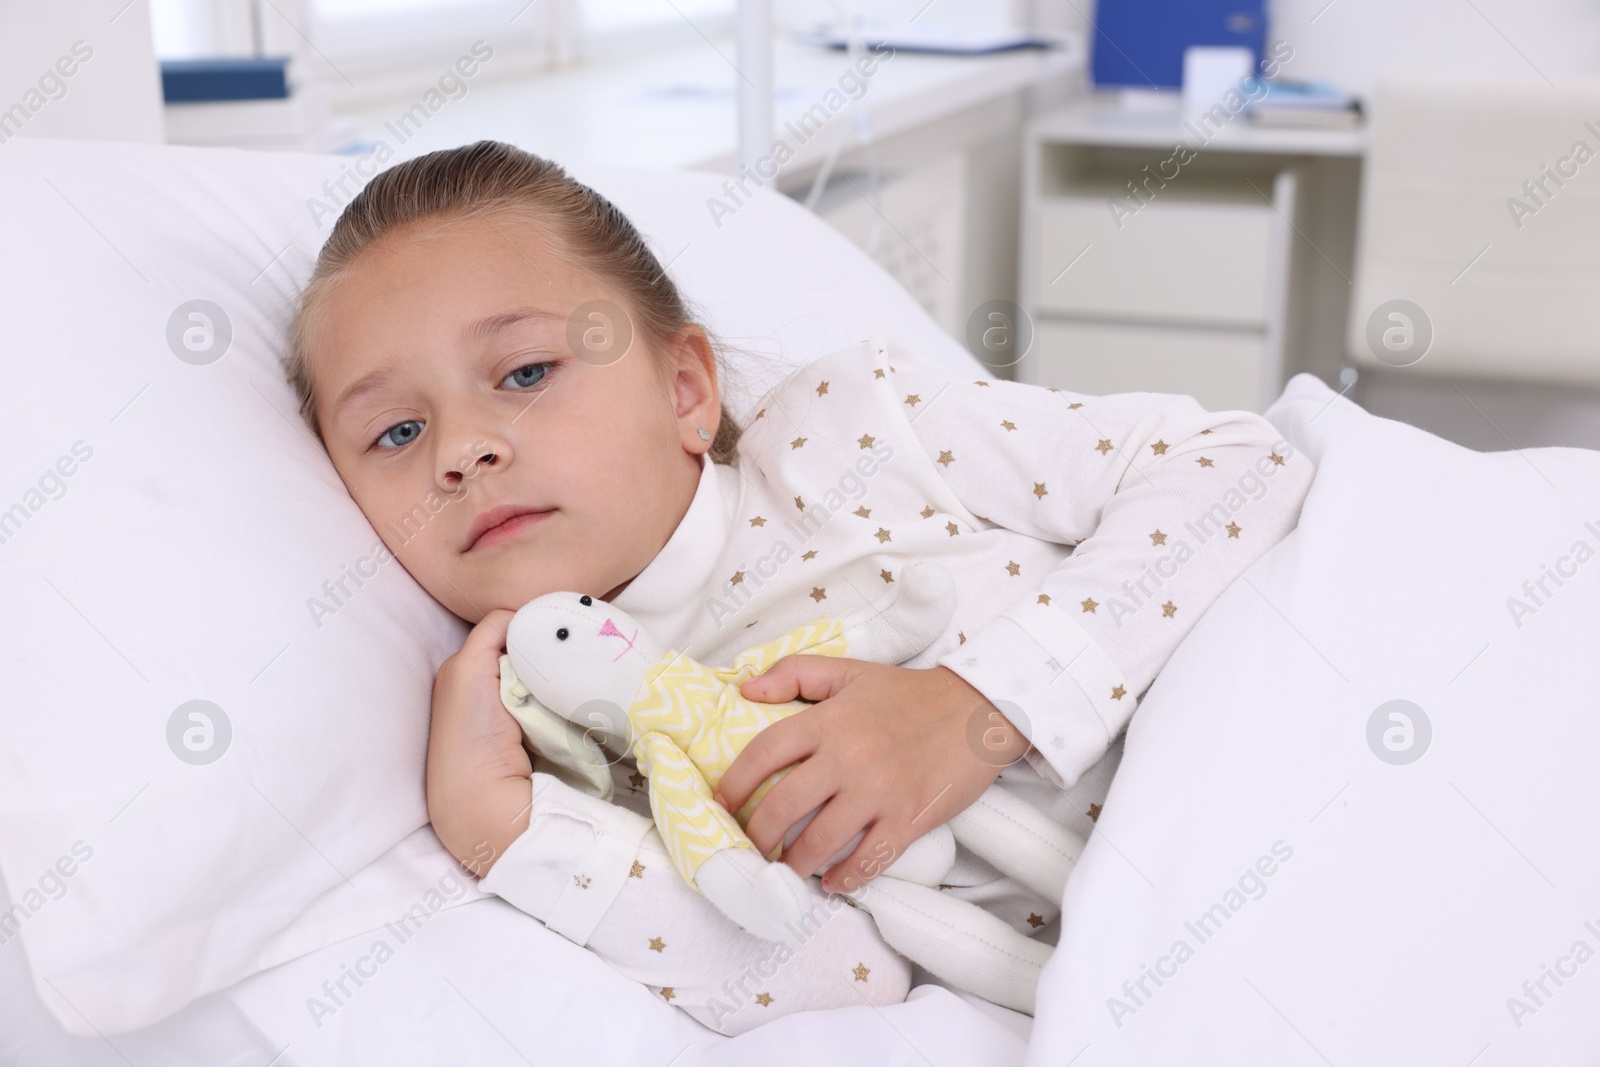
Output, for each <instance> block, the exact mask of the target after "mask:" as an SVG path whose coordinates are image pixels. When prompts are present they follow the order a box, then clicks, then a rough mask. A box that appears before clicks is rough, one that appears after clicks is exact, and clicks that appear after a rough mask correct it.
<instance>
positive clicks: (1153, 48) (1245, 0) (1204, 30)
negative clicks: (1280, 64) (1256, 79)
mask: <svg viewBox="0 0 1600 1067" xmlns="http://www.w3.org/2000/svg"><path fill="white" fill-rule="evenodd" d="M1094 22H1095V24H1094V31H1093V34H1092V37H1091V43H1090V46H1089V47H1090V51H1091V53H1092V58H1091V63H1090V69H1091V73H1092V76H1093V78H1094V83H1095V85H1096V86H1097V87H1106V88H1114V87H1129V88H1131V87H1138V88H1144V89H1181V88H1182V87H1183V52H1184V49H1186V48H1188V47H1189V46H1190V45H1216V46H1231V47H1238V48H1248V49H1250V50H1251V52H1252V53H1253V54H1254V55H1255V62H1256V63H1257V64H1259V63H1260V62H1261V50H1262V47H1263V45H1264V43H1265V40H1266V33H1267V14H1266V3H1265V0H1100V2H1099V4H1098V5H1097V6H1096V11H1095V19H1094Z"/></svg>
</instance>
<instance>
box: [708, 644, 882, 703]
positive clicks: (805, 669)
mask: <svg viewBox="0 0 1600 1067" xmlns="http://www.w3.org/2000/svg"><path fill="white" fill-rule="evenodd" d="M864 666H866V664H865V663H863V662H862V661H861V660H856V659H840V658H839V657H838V656H819V655H816V654H814V653H808V652H797V653H795V654H793V655H789V656H784V657H783V658H782V659H780V660H778V662H776V663H774V664H773V665H772V666H770V667H768V668H767V669H766V671H765V672H764V673H762V674H758V675H756V676H755V677H754V678H752V679H750V680H749V681H747V682H745V683H744V684H743V685H741V686H740V687H739V692H740V693H741V694H742V695H743V696H744V697H745V698H746V699H747V700H759V701H761V702H762V703H763V704H781V703H783V702H784V701H786V700H797V699H798V700H812V701H816V700H827V699H828V698H829V697H831V696H833V695H834V694H835V693H837V692H838V691H839V690H840V689H841V688H843V687H844V686H845V685H846V684H848V683H849V681H850V680H851V679H852V678H854V677H855V676H856V675H857V674H859V673H860V672H861V669H862V668H863V667H864Z"/></svg>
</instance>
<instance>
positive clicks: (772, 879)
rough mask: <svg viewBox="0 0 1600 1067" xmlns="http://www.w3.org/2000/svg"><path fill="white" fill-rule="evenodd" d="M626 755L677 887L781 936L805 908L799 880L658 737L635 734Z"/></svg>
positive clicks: (753, 929) (750, 926)
mask: <svg viewBox="0 0 1600 1067" xmlns="http://www.w3.org/2000/svg"><path fill="white" fill-rule="evenodd" d="M634 751H635V754H636V755H637V756H638V758H639V765H640V769H641V770H644V771H645V773H646V774H647V775H648V776H649V779H650V811H651V812H652V814H654V816H655V823H656V828H657V829H658V830H660V832H661V839H662V841H663V842H664V843H665V844H666V846H667V852H668V854H670V855H671V856H672V862H673V865H674V866H676V867H677V868H678V872H679V873H680V874H682V875H683V878H684V881H686V882H688V883H690V884H691V885H693V886H695V887H696V888H698V889H699V890H700V892H701V893H702V894H703V895H704V896H705V898H706V899H707V900H709V901H710V902H711V903H712V904H714V905H716V907H717V909H718V910H719V911H721V912H722V913H723V914H724V915H726V916H727V917H728V918H730V919H732V920H733V921H734V922H736V923H738V924H739V925H740V926H742V927H744V928H745V929H746V930H747V931H749V932H750V933H752V934H754V935H755V936H757V937H760V938H764V939H766V940H768V941H777V940H780V939H782V938H783V937H784V936H786V934H787V932H788V925H789V924H791V923H794V922H798V921H799V919H800V916H801V915H802V914H803V913H804V912H805V911H806V909H807V908H809V907H810V906H811V896H810V894H809V893H808V892H807V890H806V885H805V882H804V881H803V880H802V879H801V878H800V876H799V875H798V874H796V873H795V872H794V870H793V869H792V868H790V867H789V866H788V864H784V863H768V862H767V861H766V860H765V859H763V858H762V857H761V854H760V853H759V852H757V851H756V847H755V844H754V843H753V842H751V840H750V838H749V837H747V836H746V835H745V832H744V830H743V829H742V828H741V827H740V826H739V824H738V823H737V822H736V821H734V818H733V816H732V815H730V814H728V812H727V810H726V809H724V808H723V807H722V805H721V804H718V803H717V802H716V801H715V800H713V799H711V787H710V786H709V785H708V784H707V783H706V780H705V776H704V775H702V774H701V773H700V768H699V767H696V766H695V765H694V763H693V761H691V760H690V759H689V757H688V755H687V754H685V753H684V751H683V750H682V749H680V748H679V747H678V746H677V745H676V744H674V743H673V742H672V740H671V739H670V738H668V737H667V736H666V735H665V734H661V733H656V732H651V733H647V734H642V735H640V737H639V739H638V740H637V741H636V742H635V745H634ZM647 767H648V770H646V768H647Z"/></svg>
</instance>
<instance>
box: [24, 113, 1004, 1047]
mask: <svg viewBox="0 0 1600 1067" xmlns="http://www.w3.org/2000/svg"><path fill="white" fill-rule="evenodd" d="M351 173H355V168H354V166H353V162H352V161H351V160H349V159H344V158H340V157H318V156H307V155H293V154H274V153H248V152H240V151H231V150H215V149H189V148H171V147H155V146H143V145H128V144H109V143H106V144H103V143H94V142H61V141H44V140H31V141H30V140H21V141H17V142H16V143H13V144H9V145H7V146H6V150H5V152H3V153H0V202H4V203H6V204H9V205H11V210H10V211H9V212H8V213H7V221H6V236H5V240H4V242H3V243H0V291H3V292H4V293H5V294H6V307H7V312H8V313H7V321H6V334H5V341H4V347H3V349H0V352H3V357H0V359H3V364H4V365H3V371H4V375H5V382H6V388H5V394H4V395H5V397H6V403H5V416H6V420H7V434H6V442H7V445H6V448H5V449H4V450H3V451H0V603H3V604H4V605H5V607H6V625H5V633H4V640H3V641H0V709H3V711H0V875H3V877H4V880H5V883H6V884H7V886H9V888H10V895H11V897H12V899H13V900H14V901H16V902H17V907H14V908H13V909H12V910H11V911H10V912H9V913H6V914H3V915H0V941H6V940H10V939H11V938H12V937H13V936H15V935H16V934H17V933H18V932H20V936H21V939H22V944H23V945H24V946H25V947H26V949H27V954H28V959H29V962H30V964H31V966H32V970H33V973H34V978H35V985H36V988H37V989H38V992H39V994H40V996H41V997H42V998H43V1000H44V1002H45V1003H46V1004H47V1005H49V1006H50V1008H51V1011H52V1012H53V1013H54V1014H55V1015H56V1016H57V1018H58V1019H59V1020H60V1021H61V1022H62V1023H63V1025H65V1026H66V1027H67V1028H68V1029H69V1030H71V1031H72V1032H75V1033H80V1034H87V1033H92V1032H95V1031H96V1030H98V1031H100V1032H117V1031H122V1030H127V1029H131V1028H135V1027H139V1026H142V1025H146V1024H149V1023H151V1022H153V1021H154V1020H156V1019H158V1018H160V1017H162V1016H164V1015H166V1014H168V1013H170V1012H173V1011H175V1010H177V1009H178V1008H180V1007H182V1006H183V1005H184V1004H185V1003H187V1002H189V1001H190V1000H192V999H193V998H195V997H196V996H199V995H201V994H203V993H205V992H208V991H210V990H214V989H217V988H220V987H222V986H225V985H228V984H230V983H232V982H234V981H235V980H237V979H239V978H241V977H243V976H245V975H248V974H252V973H255V972H257V971H259V970H261V969H263V968H265V967H268V966H271V965H273V964H275V963H278V962H281V961H283V960H286V959H290V958H293V957H295V956H297V955H300V954H302V953H304V952H307V951H310V950H311V949H314V948H316V947H319V946H321V945H325V944H328V943H331V942H333V941H336V940H339V939H341V938H344V937H348V936H351V935H352V934H354V933H356V932H359V931H361V930H366V929H371V928H373V927H375V926H377V925H380V924H381V923H382V921H384V918H386V917H391V916H392V915H393V914H396V913H397V912H398V911H399V910H402V909H403V908H404V907H405V906H407V905H408V904H409V903H411V902H414V901H415V899H416V898H417V895H418V893H419V892H420V891H421V890H422V889H425V888H426V884H427V883H429V882H432V881H434V880H435V879H436V878H437V877H438V874H437V869H436V868H437V866H438V863H437V861H438V859H439V849H438V845H437V842H436V841H435V840H433V839H432V837H431V834H428V833H427V832H426V831H423V833H422V836H421V837H420V838H418V837H415V836H413V837H412V840H411V842H410V843H409V844H408V845H407V846H406V848H404V849H398V850H397V849H396V846H397V845H398V844H399V843H400V842H402V841H403V840H404V839H406V838H407V837H408V835H413V832H414V831H417V830H418V828H419V827H422V826H423V824H424V823H425V822H426V812H425V806H424V799H423V791H422V784H423V757H424V747H425V741H426V733H427V717H428V705H429V695H430V692H431V688H432V679H433V673H434V671H435V670H436V668H437V666H438V664H439V663H440V661H441V660H442V659H443V658H444V657H446V656H447V655H449V654H450V653H452V652H454V651H455V650H456V648H458V647H459V645H460V643H461V640H462V638H463V636H464V635H465V632H466V629H467V628H466V626H465V624H464V623H462V622H461V621H460V620H459V619H457V618H455V617H454V616H452V615H450V614H449V613H448V612H447V611H445V610H444V609H443V608H442V607H441V606H440V605H438V604H437V603H436V602H434V601H433V600H432V599H431V598H430V597H428V596H427V595H426V594H425V593H424V592H423V591H422V590H421V588H420V587H419V586H417V585H416V584H415V582H413V581H412V579H411V578H410V576H409V575H408V574H407V573H406V572H405V571H404V570H403V569H402V568H401V567H399V566H398V565H395V564H394V563H393V562H392V561H391V562H389V563H387V564H384V565H378V564H377V563H376V562H375V561H374V559H373V555H374V549H375V547H376V546H377V545H378V538H377V535H376V533H375V532H374V530H373V529H372V527H371V526H370V525H369V524H368V522H367V521H366V519H365V518H364V517H363V516H362V514H361V513H360V511H359V510H358V509H357V508H356V506H355V504H354V503H353V502H352V501H351V500H350V498H349V496H348V495H347V494H346V492H345V490H344V487H343V485H342V483H341V482H340V480H339V478H338V476H337V474H336V473H335V472H334V470H333V468H332V466H331V465H330V464H329V463H328V461H327V458H326V456H325V455H324V453H323V452H322V451H321V449H320V446H318V445H317V444H316V442H315V441H314V439H313V438H312V437H311V436H310V435H309V433H308V432H307V431H306V430H305V428H304V427H303V426H302V425H301V423H300V421H299V419H298V417H297V415H296V414H295V403H294V398H293V396H292V393H291V390H290V389H289V387H288V385H287V384H286V383H285V381H284V380H283V377H282V374H281V372H280V370H279V367H278V363H277V356H278V353H279V351H280V348H281V341H282V331H283V327H284V325H285V324H286V322H287V318H288V314H289V310H290V306H291V302H292V299H293V296H294V294H295V293H296V291H297V290H298V288H299V286H300V285H301V284H302V283H303V281H304V280H305V278H306V277H307V276H308V275H309V272H310V266H311V263H312V260H313V258H314V256H315V253H316V250H317V248H318V247H319V246H320V245H321V242H322V240H323V238H324V237H325V236H326V232H327V228H328V227H329V226H330V225H331V222H332V215H331V214H330V213H328V212H327V211H320V212H319V211H316V210H315V208H316V207H317V205H318V204H319V203H320V204H322V205H327V204H328V203H330V201H331V202H332V203H333V205H334V206H335V207H338V206H342V204H343V202H344V200H345V199H347V197H346V196H345V195H344V194H336V195H334V196H333V197H331V198H330V195H329V192H328V190H329V189H336V188H337V186H336V185H334V184H332V183H337V182H338V181H339V180H340V178H341V176H343V175H348V174H351ZM586 177H587V178H588V180H590V181H591V182H592V183H593V184H595V185H596V186H597V187H598V188H600V189H601V190H602V191H603V192H604V193H606V194H607V195H608V196H611V197H613V199H615V201H616V202H617V204H618V206H620V207H621V208H623V210H624V211H626V212H628V213H629V214H630V215H631V216H632V217H633V218H634V219H635V220H636V221H637V223H638V224H639V225H640V227H641V229H643V230H644V231H645V232H646V233H647V235H649V236H650V237H651V238H652V240H653V243H654V245H655V247H656V249H657V250H658V253H659V254H660V255H661V257H662V259H663V261H666V260H672V267H671V271H672V273H673V274H674V276H675V277H676V278H678V279H680V280H681V281H682V282H683V284H684V286H685V288H686V291H687V295H689V296H690V297H691V299H693V300H695V301H696V302H697V303H698V304H699V305H700V306H701V307H702V308H703V309H704V310H705V311H706V312H707V313H708V319H709V323H710V325H712V326H713V327H714V328H716V329H719V330H721V331H724V332H725V333H726V334H727V335H728V336H729V337H730V339H732V340H734V341H735V342H740V343H749V342H750V341H751V339H752V338H754V339H759V347H760V348H762V349H764V350H765V351H767V352H768V353H769V354H771V355H774V356H777V357H778V358H779V360H780V361H781V362H778V363H773V364H757V365H755V366H754V367H752V368H751V369H752V373H751V374H749V375H747V376H746V378H747V381H746V382H745V383H744V384H745V385H746V397H745V399H744V400H743V401H741V398H740V397H739V396H738V395H735V397H734V401H735V408H736V410H742V409H743V407H745V406H746V403H747V400H748V399H753V398H754V396H756V395H759V393H760V392H761V391H763V390H764V389H765V388H766V386H767V384H770V380H775V379H776V377H781V376H782V374H783V373H785V370H786V366H788V365H793V364H796V363H800V362H804V361H806V360H809V359H812V358H814V357H816V356H818V355H821V354H823V353H825V352H828V351H832V350H834V349H837V348H839V347H842V346H843V345H845V344H848V343H851V342H853V341H855V340H858V339H859V338H861V337H863V336H867V335H868V334H870V333H872V332H874V331H881V330H892V331H894V332H896V333H898V334H899V335H901V336H904V337H906V338H907V340H908V341H910V342H911V343H913V344H915V345H917V346H919V347H922V348H923V349H924V350H925V351H927V352H929V353H931V354H932V355H933V356H934V357H935V358H936V359H939V360H940V361H941V362H944V363H946V364H947V365H949V366H952V367H954V366H960V367H962V368H964V369H966V370H969V371H976V372H978V373H982V370H981V367H980V365H979V364H978V363H977V361H975V360H973V359H972V358H971V357H970V356H968V355H966V353H965V352H964V350H962V349H961V348H960V347H959V345H957V344H956V342H954V341H953V340H951V339H950V338H948V337H947V336H945V335H943V334H942V333H940V332H939V331H938V329H937V327H936V326H935V325H934V324H933V322H932V320H931V319H929V317H928V316H927V315H926V314H925V313H924V312H923V311H922V310H921V309H920V308H919V307H918V306H917V305H916V304H915V303H914V302H913V301H912V300H911V298H910V297H909V296H908V295H906V294H905V293H904V291H903V290H901V289H900V288H899V287H898V286H897V285H895V284H894V283H893V281H892V280H890V279H889V277H888V276H887V275H886V274H884V273H883V271H881V270H880V269H879V268H877V267H876V266H875V265H874V264H872V263H871V262H870V261H869V260H867V259H866V257H865V256H863V255H862V254H860V253H859V252H857V251H856V250H855V249H854V248H853V247H852V246H851V245H849V244H848V242H846V241H845V240H844V239H843V238H842V237H839V236H838V235H836V234H834V233H833V232H832V231H831V230H829V229H828V228H827V227H826V226H825V225H824V224H822V223H821V222H819V221H817V220H816V219H814V218H812V217H811V216H810V215H808V214H807V213H806V212H804V211H803V210H802V209H801V208H799V207H798V206H797V205H795V204H793V203H791V202H789V201H787V200H786V199H784V198H782V197H780V196H777V195H773V194H768V195H763V196H758V197H756V198H755V199H754V200H753V201H751V202H750V203H748V204H747V205H746V206H745V207H744V208H742V209H741V210H740V211H739V212H738V213H737V214H736V215H735V216H734V217H733V218H732V219H728V220H724V223H723V225H722V227H721V228H720V229H719V228H717V227H716V225H715V224H714V223H713V221H712V220H711V218H710V215H709V213H707V212H706V211H705V210H704V204H705V202H706V200H707V198H708V197H710V196H712V195H714V193H715V192H716V191H717V189H718V186H719V183H720V180H719V179H718V178H717V177H715V176H713V175H709V174H706V175H697V174H689V173H675V174H661V173H652V172H645V171H610V172H595V173H592V174H588V175H586ZM325 183H329V184H326V185H325ZM347 188H351V192H353V187H348V186H347ZM193 301H207V302H209V304H210V305H211V306H212V307H213V309H220V310H221V313H222V315H223V316H225V318H226V321H227V323H228V332H229V333H230V334H231V338H230V340H229V341H228V344H227V346H226V349H225V351H222V349H221V345H220V343H219V342H218V340H217V339H219V338H220V337H221V336H222V330H221V329H220V328H218V329H216V330H215V332H214V333H213V334H212V343H213V344H216V345H217V348H216V350H217V351H221V355H220V358H215V359H214V361H212V362H204V356H203V355H198V356H197V355H193V354H190V353H189V350H188V349H187V348H186V347H185V342H184V335H185V331H190V330H196V331H200V332H197V333H191V334H190V335H189V340H190V341H191V342H194V343H197V344H202V345H203V344H204V343H205V342H206V337H205V335H204V330H205V327H204V324H203V323H202V322H201V320H195V319H190V318H189V317H188V312H189V311H190V310H191V302H193ZM212 319H213V321H214V322H220V321H221V319H220V318H219V317H218V316H217V314H216V313H215V311H214V310H213V312H212ZM752 347H756V346H754V345H752ZM186 356H187V357H188V358H185V357H186ZM733 384H734V385H735V386H736V387H737V386H738V385H739V384H740V383H739V382H735V383H733ZM352 572H365V574H366V577H364V578H358V577H352V576H351V575H352ZM374 575H375V576H374ZM339 583H342V584H343V590H342V591H337V592H336V591H334V586H335V585H337V584H339ZM316 600H320V601H321V602H322V604H323V606H324V608H325V609H326V608H331V609H334V610H332V611H331V613H328V612H326V611H325V612H323V613H317V612H314V611H313V610H312V608H311V604H312V603H313V601H316ZM192 701H207V702H209V706H206V705H195V706H191V705H190V702H192ZM215 708H220V709H222V711H221V715H218V714H216V712H215V710H214V709H215ZM197 709H198V710H200V711H203V712H207V713H208V714H209V715H210V720H209V724H208V720H206V719H193V718H191V717H190V713H191V712H192V711H194V710H197ZM224 720H225V723H224ZM208 731H209V732H208ZM186 738H187V742H186V740H185V739H186ZM186 743H187V744H192V745H198V746H201V751H197V752H196V751H191V750H190V749H189V748H186V747H185V745H186ZM208 744H209V746H210V747H209V748H205V747H204V746H206V745H208ZM185 755H187V757H188V758H187V759H186V758H184V756H185ZM207 756H218V757H219V758H216V759H215V761H214V762H210V763H205V762H202V760H203V759H204V758H205V757H207ZM385 854H390V855H389V862H388V866H387V867H384V866H383V865H379V866H377V867H373V866H369V865H371V864H372V863H373V861H374V860H375V859H377V858H378V857H380V856H384V855H385ZM397 855H398V858H396V856H397ZM424 872H425V873H424Z"/></svg>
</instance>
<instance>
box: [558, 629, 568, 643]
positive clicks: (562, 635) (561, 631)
mask: <svg viewBox="0 0 1600 1067" xmlns="http://www.w3.org/2000/svg"><path fill="white" fill-rule="evenodd" d="M566 639H567V628H566V627H565V626H563V627H562V628H561V629H559V630H557V631H556V640H557V641H565V640H566Z"/></svg>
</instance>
